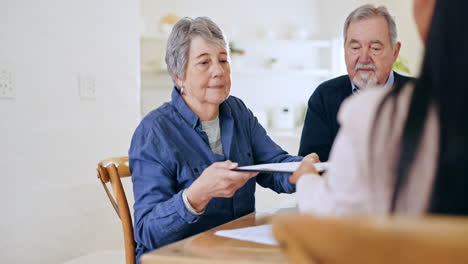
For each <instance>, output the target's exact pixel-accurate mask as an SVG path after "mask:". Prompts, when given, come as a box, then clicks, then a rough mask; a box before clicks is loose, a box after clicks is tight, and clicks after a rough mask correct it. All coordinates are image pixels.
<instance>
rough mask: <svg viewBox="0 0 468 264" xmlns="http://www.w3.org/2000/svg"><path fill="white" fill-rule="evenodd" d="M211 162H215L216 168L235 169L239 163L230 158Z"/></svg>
mask: <svg viewBox="0 0 468 264" xmlns="http://www.w3.org/2000/svg"><path fill="white" fill-rule="evenodd" d="M213 164H216V165H215V166H216V168H218V169H227V170H232V169H235V168H237V167H238V166H239V164H238V163H237V162H232V161H230V160H226V161H223V162H215V163H213Z"/></svg>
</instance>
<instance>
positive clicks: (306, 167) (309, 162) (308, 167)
mask: <svg viewBox="0 0 468 264" xmlns="http://www.w3.org/2000/svg"><path fill="white" fill-rule="evenodd" d="M317 162H320V159H319V156H318V155H317V154H316V153H311V154H309V155H307V156H305V157H304V159H303V160H302V162H301V165H300V166H299V168H298V169H297V170H296V171H295V172H294V173H293V174H292V175H291V176H290V177H289V181H290V182H291V183H292V184H296V183H297V181H298V180H299V178H300V177H301V176H302V175H304V174H318V172H317V169H316V168H315V166H314V163H317Z"/></svg>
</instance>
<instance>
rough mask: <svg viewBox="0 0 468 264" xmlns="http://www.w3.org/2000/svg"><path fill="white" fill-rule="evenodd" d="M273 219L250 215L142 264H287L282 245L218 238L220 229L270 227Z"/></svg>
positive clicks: (162, 251) (168, 248)
mask: <svg viewBox="0 0 468 264" xmlns="http://www.w3.org/2000/svg"><path fill="white" fill-rule="evenodd" d="M283 212H284V211H283ZM283 212H280V213H283ZM287 212H291V210H290V209H289V210H287ZM273 216H274V215H271V214H262V213H251V214H248V215H246V216H244V217H241V218H239V219H236V220H234V221H231V222H228V223H226V224H224V225H221V226H218V227H215V228H213V229H210V230H208V231H205V232H203V233H200V234H197V235H194V236H192V237H188V238H186V239H183V240H181V241H178V242H175V243H172V244H169V245H167V246H165V247H162V248H159V249H156V250H153V251H151V252H149V253H146V254H144V255H143V256H142V257H141V259H140V261H141V263H142V264H156V263H169V264H171V263H177V264H181V263H200V264H201V263H203V264H205V263H208V264H209V263H221V264H224V263H236V264H238V263H244V264H246V263H256V264H257V263H264V264H267V263H268V264H272V263H273V264H275V263H287V261H286V257H285V255H284V254H283V253H282V252H281V250H280V248H279V247H278V246H270V245H263V244H257V243H254V242H247V241H241V240H236V239H231V238H226V237H221V236H216V235H214V233H215V232H216V231H218V230H223V229H234V228H242V227H249V226H256V225H264V224H268V223H270V222H271V219H272V217H273Z"/></svg>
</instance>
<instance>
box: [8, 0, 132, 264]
mask: <svg viewBox="0 0 468 264" xmlns="http://www.w3.org/2000/svg"><path fill="white" fill-rule="evenodd" d="M139 26H140V24H139V3H138V2H137V1H125V0H119V1H115V0H101V1H93V0H75V1H61V0H42V1H35V0H1V2H0V47H1V48H0V68H3V69H7V70H9V71H11V72H12V75H13V78H14V86H15V88H16V98H15V99H0V120H1V121H0V131H1V132H0V171H1V172H2V174H1V176H0V177H1V179H2V184H1V185H0V203H1V208H2V221H1V223H0V234H1V236H2V238H1V239H0V241H1V242H0V262H1V263H60V262H63V261H65V260H67V259H70V258H73V257H76V256H79V255H82V254H86V253H89V252H93V251H95V250H100V249H105V248H121V243H122V241H121V230H120V226H119V222H118V221H117V217H116V216H115V213H114V212H113V211H112V208H111V207H110V205H109V203H108V201H106V199H107V197H106V196H105V194H104V192H103V190H102V187H101V186H100V183H99V182H98V180H97V178H96V171H95V168H96V164H97V161H98V160H99V159H102V158H104V157H108V156H112V155H126V154H127V149H128V146H129V140H130V137H131V135H132V133H133V129H134V128H135V126H136V125H137V123H138V121H139V118H140V117H139V100H140V98H139V97H140V94H139V82H140V81H139V40H138V38H139ZM80 72H81V73H88V74H93V75H94V76H95V77H96V89H97V90H96V99H94V100H82V99H80V97H79V96H78V79H77V78H78V73H80Z"/></svg>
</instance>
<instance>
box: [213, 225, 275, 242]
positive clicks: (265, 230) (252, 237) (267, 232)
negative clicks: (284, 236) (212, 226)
mask: <svg viewBox="0 0 468 264" xmlns="http://www.w3.org/2000/svg"><path fill="white" fill-rule="evenodd" d="M215 235H217V236H223V237H229V238H234V239H239V240H245V241H251V242H256V243H260V244H266V245H273V246H274V245H278V242H277V241H276V240H275V239H274V238H273V232H272V229H271V225H259V226H251V227H244V228H238V229H230V230H219V231H216V232H215Z"/></svg>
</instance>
